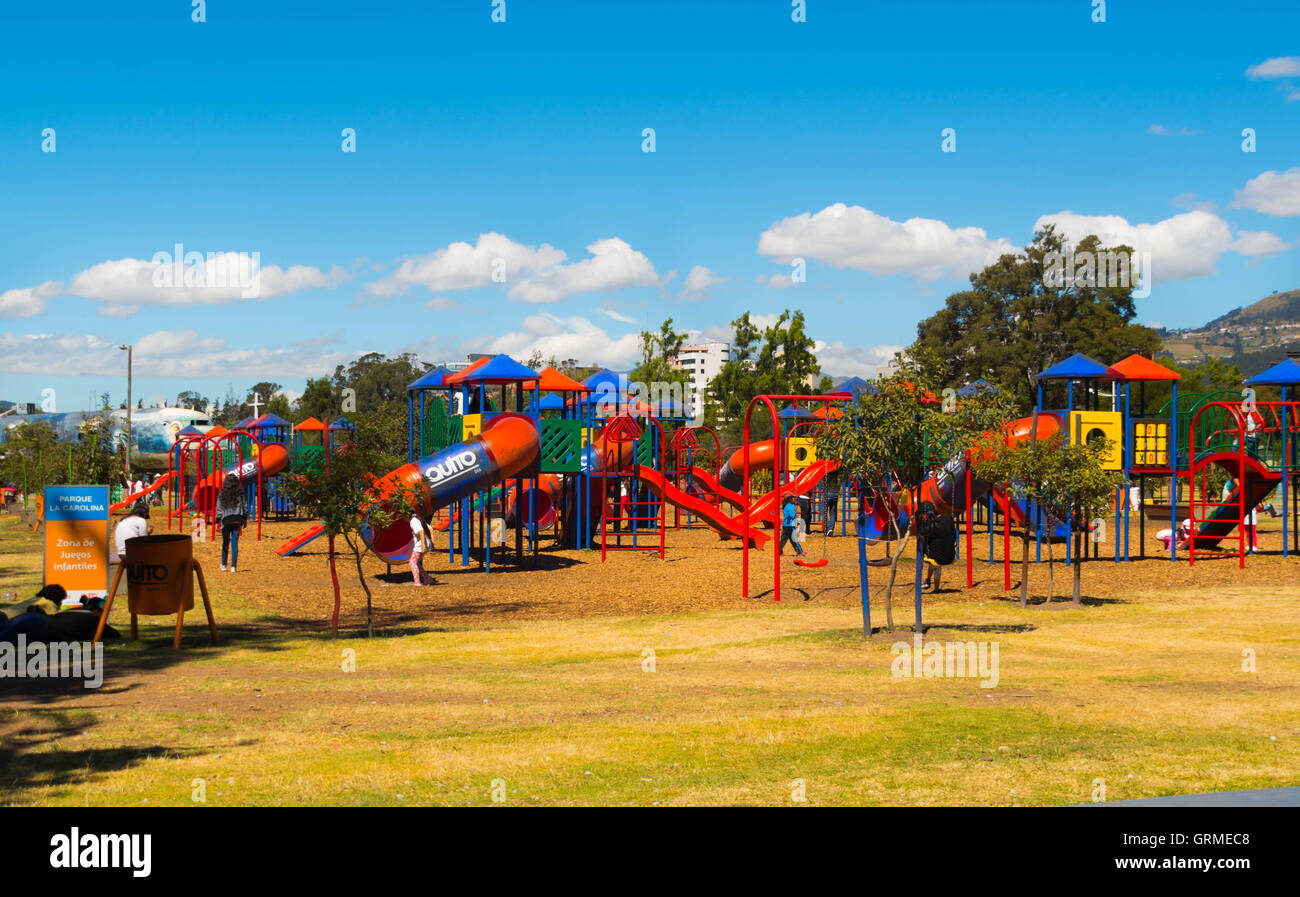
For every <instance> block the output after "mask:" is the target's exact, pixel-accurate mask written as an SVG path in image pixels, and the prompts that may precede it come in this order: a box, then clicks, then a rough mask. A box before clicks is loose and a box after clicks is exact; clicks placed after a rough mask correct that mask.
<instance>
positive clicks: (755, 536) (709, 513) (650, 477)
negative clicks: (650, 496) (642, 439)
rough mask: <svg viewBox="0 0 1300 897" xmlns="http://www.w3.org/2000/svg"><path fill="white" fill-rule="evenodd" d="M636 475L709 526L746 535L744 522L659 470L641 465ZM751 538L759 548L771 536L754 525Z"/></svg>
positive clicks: (668, 499)
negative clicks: (680, 485) (683, 489)
mask: <svg viewBox="0 0 1300 897" xmlns="http://www.w3.org/2000/svg"><path fill="white" fill-rule="evenodd" d="M635 476H636V478H637V479H638V480H640V481H641V482H643V483H645V484H646V485H647V486H649V487H650V488H651V489H652V490H654V491H655V492H656V493H658V495H659V497H660V498H661V499H663V500H664V501H666V502H668V503H669V504H671V505H675V506H677V507H679V508H681V509H682V510H684V511H690V512H691V513H692V514H694V515H695V516H697V517H699V518H701V519H703V520H705V521H706V522H707V523H708V524H709V526H711V527H713V528H714V529H716V530H717V531H718V532H719V533H722V534H723V535H724V536H728V537H735V538H738V539H739V538H743V537H744V535H745V526H744V524H743V523H742V522H741V521H740V520H738V519H737V518H734V517H728V516H727V515H726V514H724V513H722V512H721V511H719V510H718V509H717V508H716V507H714V506H713V505H711V504H709V503H708V502H706V501H703V500H701V499H699V498H697V497H695V496H694V495H690V494H689V493H686V492H683V491H682V490H680V489H678V488H677V487H676V486H674V485H673V484H672V483H669V482H667V481H666V480H664V475H663V474H662V473H660V472H659V471H657V470H652V469H650V468H648V467H640V468H637V469H636V470H635ZM749 538H750V539H751V540H752V541H753V543H754V545H755V546H757V547H758V548H762V547H763V543H765V542H766V541H767V540H768V539H769V538H770V536H768V535H767V533H763V532H759V531H758V530H755V529H753V528H752V527H751V528H750V530H749Z"/></svg>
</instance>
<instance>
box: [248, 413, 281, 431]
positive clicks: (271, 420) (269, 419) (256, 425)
mask: <svg viewBox="0 0 1300 897" xmlns="http://www.w3.org/2000/svg"><path fill="white" fill-rule="evenodd" d="M291 426H293V424H291V423H289V422H288V421H287V420H285V419H284V418H283V417H281V416H280V415H278V414H272V413H271V412H270V411H268V412H266V414H263V415H262V416H261V417H259V418H258V419H257V420H255V421H253V422H252V423H251V424H249V425H248V426H247V427H245V429H247V430H266V429H270V428H271V427H291Z"/></svg>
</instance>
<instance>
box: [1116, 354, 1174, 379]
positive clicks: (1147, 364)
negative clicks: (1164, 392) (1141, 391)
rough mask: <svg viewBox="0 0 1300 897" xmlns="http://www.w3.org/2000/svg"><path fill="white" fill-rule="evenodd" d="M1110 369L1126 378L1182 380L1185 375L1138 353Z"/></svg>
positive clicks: (1118, 362)
mask: <svg viewBox="0 0 1300 897" xmlns="http://www.w3.org/2000/svg"><path fill="white" fill-rule="evenodd" d="M1110 369H1111V370H1112V371H1115V372H1116V373H1117V374H1119V375H1120V376H1122V377H1123V378H1124V379H1125V380H1181V379H1182V377H1183V375H1182V374H1180V373H1178V372H1177V371H1171V370H1169V368H1167V367H1165V366H1164V365H1163V364H1157V363H1156V362H1154V361H1152V360H1151V359H1150V358H1144V357H1143V356H1141V355H1138V354H1136V353H1135V354H1133V355H1130V356H1129V357H1128V358H1125V359H1124V360H1123V361H1117V362H1115V363H1114V364H1112V365H1111V366H1110Z"/></svg>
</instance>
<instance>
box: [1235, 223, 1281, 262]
mask: <svg viewBox="0 0 1300 897" xmlns="http://www.w3.org/2000/svg"><path fill="white" fill-rule="evenodd" d="M1290 248H1291V244H1290V243H1287V242H1286V241H1284V240H1283V239H1282V238H1281V237H1279V236H1278V235H1277V234H1271V233H1269V232H1268V231H1266V230H1239V231H1237V239H1236V240H1234V241H1233V243H1232V251H1233V252H1239V253H1241V254H1242V255H1248V256H1251V257H1254V258H1263V257H1266V256H1270V255H1277V254H1278V253H1279V252H1285V251H1286V250H1288V249H1290Z"/></svg>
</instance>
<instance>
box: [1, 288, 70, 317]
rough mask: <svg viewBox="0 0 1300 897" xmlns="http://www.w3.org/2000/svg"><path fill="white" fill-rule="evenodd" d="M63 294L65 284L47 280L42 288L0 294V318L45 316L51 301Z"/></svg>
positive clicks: (7, 291)
mask: <svg viewBox="0 0 1300 897" xmlns="http://www.w3.org/2000/svg"><path fill="white" fill-rule="evenodd" d="M62 292H63V284H62V283H59V282H58V281H56V280H47V281H46V282H45V283H43V284H41V285H40V286H35V287H23V288H22V289H17V290H5V291H4V292H3V293H0V318H34V317H36V316H37V315H43V314H45V309H46V308H47V307H48V304H49V303H48V301H47V300H49V299H53V298H54V297H55V296H58V295H60V294H61V293H62Z"/></svg>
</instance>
